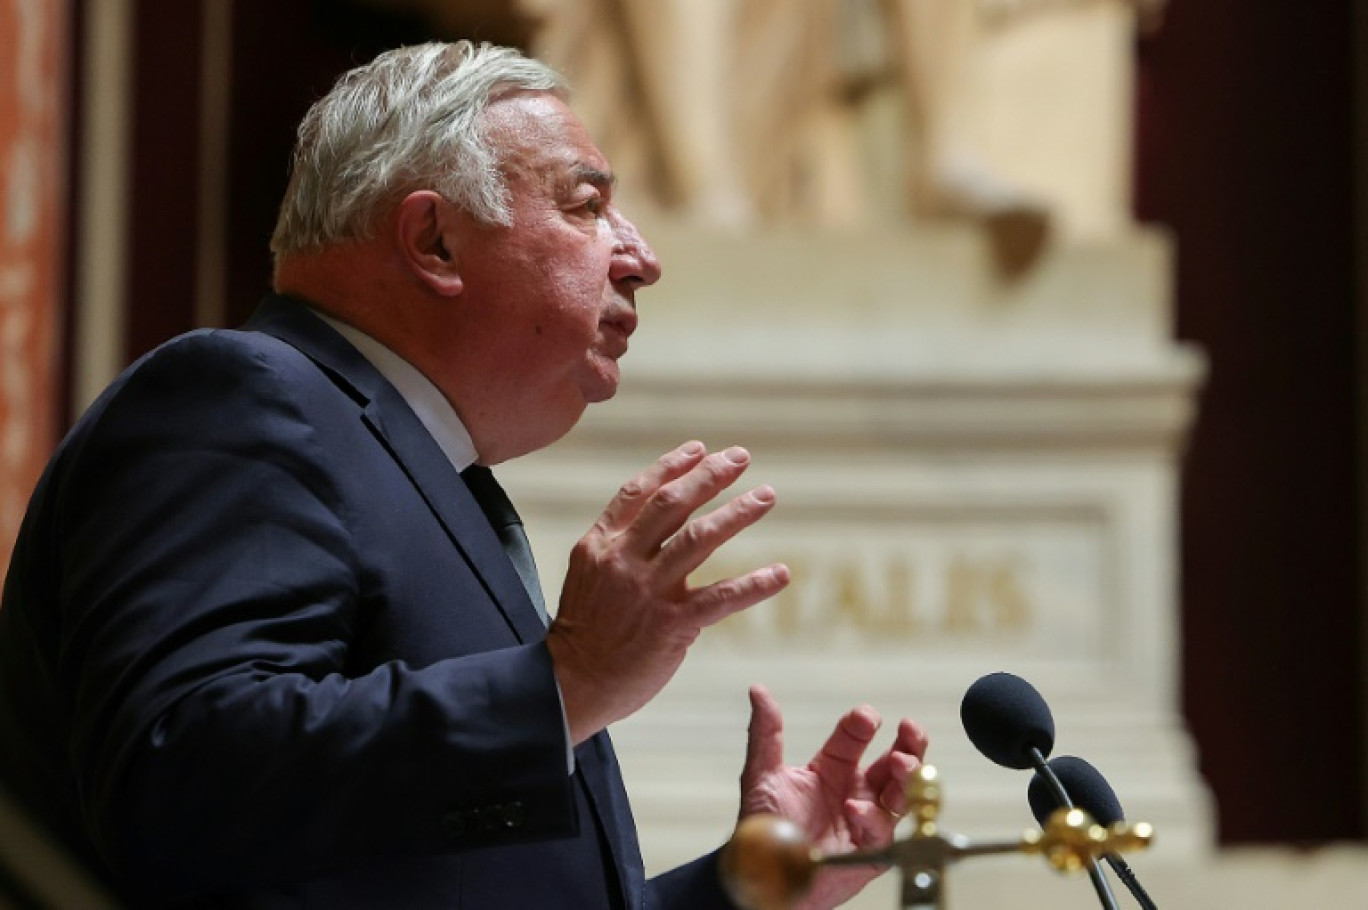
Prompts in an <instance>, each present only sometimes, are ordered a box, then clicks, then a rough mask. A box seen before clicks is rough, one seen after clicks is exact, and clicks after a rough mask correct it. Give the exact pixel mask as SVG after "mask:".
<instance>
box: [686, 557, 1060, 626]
mask: <svg viewBox="0 0 1368 910" xmlns="http://www.w3.org/2000/svg"><path fill="white" fill-rule="evenodd" d="M784 561H785V562H786V563H787V564H788V566H789V569H790V571H791V572H792V582H791V583H790V585H789V586H788V588H787V589H785V590H784V591H782V592H781V593H780V594H778V595H776V596H775V597H774V598H772V599H771V600H769V601H768V602H766V603H765V604H762V605H760V606H758V607H754V608H752V609H750V610H747V611H745V612H742V613H739V614H737V615H735V616H732V617H730V618H729V619H727V620H726V621H724V622H722V623H720V624H719V625H718V626H717V627H716V628H717V633H718V637H719V638H724V637H725V638H726V639H729V640H732V641H735V642H753V641H757V640H761V639H778V640H782V641H796V640H813V641H821V640H824V639H829V638H831V637H832V636H842V635H844V636H850V637H855V638H859V639H864V640H871V641H877V640H897V641H908V640H931V639H946V638H964V639H972V640H982V639H992V640H997V639H1002V638H1006V637H1016V636H1021V635H1024V634H1026V633H1028V632H1029V631H1030V630H1031V627H1032V625H1033V622H1034V621H1035V618H1036V616H1037V606H1036V604H1035V601H1034V599H1033V598H1032V596H1031V591H1030V585H1029V578H1030V571H1029V568H1030V567H1029V563H1028V560H1027V559H1026V558H1025V557H1024V556H1022V555H1020V554H1015V553H1011V552H1005V551H985V552H982V553H978V552H974V553H970V552H951V553H949V554H948V555H944V556H933V555H931V554H921V553H913V552H892V553H884V554H877V555H869V554H856V553H816V552H808V553H799V554H792V553H791V554H788V555H787V556H785V557H784ZM764 562H765V559H764V558H763V557H757V558H756V559H755V560H754V561H751V562H742V561H741V560H737V559H732V560H719V561H718V562H717V564H716V565H711V566H710V571H709V576H708V578H707V579H704V578H695V579H693V581H694V583H703V582H705V581H707V580H710V579H711V578H714V577H716V578H721V577H726V576H728V575H736V574H740V573H743V572H746V571H749V570H750V569H752V568H754V567H755V566H756V565H760V564H763V563H764Z"/></svg>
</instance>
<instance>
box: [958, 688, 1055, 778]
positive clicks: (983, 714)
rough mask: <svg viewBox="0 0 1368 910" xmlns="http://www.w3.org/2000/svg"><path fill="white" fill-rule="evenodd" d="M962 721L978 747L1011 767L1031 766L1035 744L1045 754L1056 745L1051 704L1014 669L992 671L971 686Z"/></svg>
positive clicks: (961, 715)
mask: <svg viewBox="0 0 1368 910" xmlns="http://www.w3.org/2000/svg"><path fill="white" fill-rule="evenodd" d="M960 721H961V722H962V723H963V724H964V732H965V733H967V734H969V740H970V741H971V742H972V743H973V744H974V745H975V746H976V747H977V748H978V750H979V751H980V752H982V753H983V754H984V755H986V756H987V757H988V758H989V759H990V760H992V761H994V762H996V763H998V764H999V765H1002V766H1004V767H1007V768H1022V769H1024V768H1030V767H1031V766H1032V762H1031V748H1032V747H1035V748H1036V749H1039V750H1040V754H1041V755H1049V754H1050V750H1051V749H1053V748H1054V717H1053V716H1051V714H1050V706H1049V705H1047V704H1045V699H1043V698H1041V697H1040V693H1039V692H1037V691H1036V690H1035V688H1034V687H1033V686H1032V685H1031V684H1030V683H1028V682H1027V681H1026V680H1024V679H1022V678H1021V677H1020V676H1013V675H1012V674H1011V673H989V674H988V675H987V676H984V677H983V678H981V679H980V680H979V681H978V682H976V683H974V684H973V685H972V686H970V687H969V691H967V692H965V693H964V701H962V702H961V703H960Z"/></svg>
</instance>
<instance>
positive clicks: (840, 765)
mask: <svg viewBox="0 0 1368 910" xmlns="http://www.w3.org/2000/svg"><path fill="white" fill-rule="evenodd" d="M882 723H883V721H882V719H880V717H879V712H877V711H875V710H874V709H873V708H871V707H870V706H869V705H861V706H860V707H858V708H854V709H852V710H850V711H848V712H846V714H845V716H844V717H842V718H841V719H840V720H839V721H837V722H836V729H834V730H832V731H831V735H830V736H828V737H827V740H826V742H825V743H823V744H822V748H821V749H820V750H818V752H817V756H816V757H815V758H814V759H813V760H812V764H813V766H814V767H819V768H821V769H822V770H823V771H824V772H826V773H837V774H853V773H855V772H856V771H858V770H859V765H860V758H861V757H863V756H864V753H865V749H867V748H869V744H870V743H871V742H872V741H873V740H874V734H876V733H878V732H879V727H880V725H881V724H882Z"/></svg>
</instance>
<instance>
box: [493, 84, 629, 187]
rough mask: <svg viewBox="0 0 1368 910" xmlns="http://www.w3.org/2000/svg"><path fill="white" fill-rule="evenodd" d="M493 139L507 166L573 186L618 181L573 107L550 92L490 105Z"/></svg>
mask: <svg viewBox="0 0 1368 910" xmlns="http://www.w3.org/2000/svg"><path fill="white" fill-rule="evenodd" d="M485 116H486V118H487V124H488V127H489V136H490V138H491V139H492V140H493V141H494V142H495V144H496V145H498V146H501V147H502V150H503V153H502V155H501V157H502V158H503V159H504V165H505V167H506V168H508V169H511V170H529V171H532V172H534V173H538V174H540V175H541V176H542V177H544V178H551V179H554V180H556V181H557V182H561V181H568V182H570V183H572V184H579V183H589V184H592V185H594V186H598V187H601V188H607V187H610V186H612V185H613V184H614V183H615V182H616V179H617V178H616V177H615V176H614V174H613V173H612V170H611V169H610V168H609V166H608V160H607V159H606V158H605V157H604V156H603V153H602V152H600V151H599V150H598V147H597V146H595V145H594V143H593V141H592V140H591V139H590V138H589V131H588V130H586V129H585V127H584V124H583V123H581V122H580V120H579V118H578V117H576V116H575V113H574V112H573V111H572V110H570V107H569V106H568V105H567V104H566V103H565V102H564V101H563V100H561V99H560V98H559V97H557V96H556V95H553V94H551V93H549V92H519V93H517V94H514V95H509V96H505V97H503V98H500V99H498V100H497V101H495V102H493V103H492V104H490V106H489V108H488V109H487V110H486V113H485Z"/></svg>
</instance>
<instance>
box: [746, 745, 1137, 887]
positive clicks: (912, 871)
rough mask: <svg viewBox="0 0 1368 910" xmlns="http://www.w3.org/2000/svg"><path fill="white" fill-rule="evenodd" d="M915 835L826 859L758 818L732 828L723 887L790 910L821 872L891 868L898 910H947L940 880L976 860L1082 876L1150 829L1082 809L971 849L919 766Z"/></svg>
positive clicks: (925, 768)
mask: <svg viewBox="0 0 1368 910" xmlns="http://www.w3.org/2000/svg"><path fill="white" fill-rule="evenodd" d="M907 807H908V818H910V819H911V821H912V823H913V828H912V832H911V833H910V834H909V835H908V836H907V837H905V838H903V839H902V840H895V841H894V842H893V843H891V844H889V845H888V846H887V847H883V848H881V849H877V850H855V851H852V852H850V853H841V854H834V855H824V854H822V853H821V851H819V850H817V849H816V848H815V847H813V846H812V844H811V843H810V842H809V841H808V839H807V836H806V835H805V834H804V833H803V831H802V830H801V829H800V828H799V827H798V826H797V825H795V824H794V823H793V822H790V821H788V820H786V819H783V818H779V817H778V816H774V815H755V816H751V817H750V818H747V819H745V820H744V821H742V822H741V824H740V825H738V826H737V828H736V832H735V833H734V834H733V835H732V839H731V841H730V842H728V844H727V846H726V847H724V848H723V851H722V856H721V874H722V884H723V887H724V888H725V889H726V891H727V894H728V896H730V897H731V899H732V900H733V901H735V902H736V903H737V904H739V905H740V906H741V907H743V908H745V910H789V908H791V907H793V906H794V904H795V903H797V901H798V900H799V899H800V898H802V896H803V895H804V894H806V893H807V890H808V888H809V887H811V885H812V880H813V878H814V877H815V876H816V874H817V870H818V869H819V868H820V867H822V866H863V865H880V866H896V867H897V868H898V870H899V871H900V872H901V873H902V904H901V906H902V908H903V910H944V908H945V874H946V870H947V869H948V868H949V867H950V865H951V864H953V863H956V862H958V861H959V860H962V859H967V858H969V857H973V856H988V855H990V854H997V853H1025V854H1031V855H1038V856H1043V857H1044V858H1045V860H1046V862H1048V863H1049V864H1050V865H1051V866H1053V867H1054V868H1055V869H1057V870H1058V871H1060V872H1080V871H1084V870H1086V869H1087V868H1088V867H1089V866H1090V865H1094V864H1096V862H1097V859H1098V858H1099V857H1101V856H1103V855H1104V854H1108V853H1121V852H1127V851H1131V850H1139V849H1143V848H1145V847H1148V846H1149V844H1150V841H1151V840H1152V839H1153V837H1154V829H1153V828H1152V827H1151V826H1150V825H1148V824H1146V823H1145V822H1135V823H1133V824H1131V823H1127V822H1117V823H1116V824H1114V825H1112V826H1111V827H1109V828H1104V827H1102V826H1101V825H1099V824H1097V823H1096V822H1095V821H1093V819H1092V817H1091V816H1089V815H1088V814H1087V813H1086V812H1084V811H1083V810H1081V809H1058V810H1056V811H1055V812H1054V814H1053V815H1051V816H1050V817H1049V818H1048V819H1046V821H1045V827H1044V830H1042V831H1035V830H1028V831H1026V832H1025V833H1024V834H1022V835H1021V837H1020V838H1019V839H1017V840H1013V841H992V842H987V843H978V844H976V843H973V842H971V841H970V840H969V839H968V838H966V837H963V836H962V835H959V834H952V833H948V832H947V833H942V832H941V831H940V829H939V827H938V825H937V821H936V820H937V818H938V817H939V816H940V810H941V786H940V776H939V774H938V773H937V771H936V769H935V767H933V766H931V765H922V766H921V767H920V768H919V769H917V771H916V772H915V773H914V774H913V776H912V779H911V780H910V781H908V784H907Z"/></svg>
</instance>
